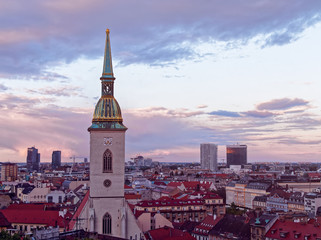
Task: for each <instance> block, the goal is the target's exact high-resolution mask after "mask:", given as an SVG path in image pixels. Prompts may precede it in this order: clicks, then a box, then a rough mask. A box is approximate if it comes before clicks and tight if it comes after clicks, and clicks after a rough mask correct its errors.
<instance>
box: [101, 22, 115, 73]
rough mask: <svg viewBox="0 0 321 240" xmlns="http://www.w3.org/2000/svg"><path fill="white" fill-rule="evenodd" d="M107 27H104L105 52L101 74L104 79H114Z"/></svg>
mask: <svg viewBox="0 0 321 240" xmlns="http://www.w3.org/2000/svg"><path fill="white" fill-rule="evenodd" d="M109 32H110V31H109V29H108V28H107V29H106V45H105V54H104V67H103V75H102V78H104V79H111V78H112V79H114V73H113V64H112V60H111V50H110V38H109Z"/></svg>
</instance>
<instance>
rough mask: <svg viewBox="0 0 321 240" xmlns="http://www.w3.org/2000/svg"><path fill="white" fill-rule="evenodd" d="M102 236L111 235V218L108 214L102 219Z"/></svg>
mask: <svg viewBox="0 0 321 240" xmlns="http://www.w3.org/2000/svg"><path fill="white" fill-rule="evenodd" d="M103 234H111V216H110V215H109V214H108V213H106V214H105V215H104V217H103Z"/></svg>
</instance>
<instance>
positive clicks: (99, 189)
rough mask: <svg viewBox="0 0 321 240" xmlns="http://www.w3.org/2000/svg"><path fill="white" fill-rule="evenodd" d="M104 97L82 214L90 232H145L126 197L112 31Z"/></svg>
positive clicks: (92, 134) (96, 119)
mask: <svg viewBox="0 0 321 240" xmlns="http://www.w3.org/2000/svg"><path fill="white" fill-rule="evenodd" d="M100 80H101V97H100V99H99V101H98V103H97V104H96V107H95V111H94V114H93V119H92V125H91V126H90V127H89V128H88V131H89V133H90V195H89V200H88V202H87V203H86V207H85V209H84V211H83V212H82V214H81V215H82V217H83V218H84V219H88V221H86V222H87V224H86V225H87V226H84V228H85V229H87V230H89V231H90V232H97V233H99V234H105V235H111V236H115V237H121V238H127V239H128V238H130V237H138V239H142V238H144V237H143V234H142V232H141V230H140V229H139V228H138V226H137V224H136V220H135V218H134V216H133V214H132V212H131V210H130V208H129V207H128V205H127V203H126V201H125V198H124V174H125V173H124V169H125V132H126V130H127V128H126V127H125V126H124V125H123V118H122V115H121V109H120V107H119V104H118V102H117V101H116V99H115V98H114V81H115V77H114V73H113V67H112V58H111V48H110V38H109V30H108V29H107V30H106V45H105V56H104V66H103V73H102V76H101V78H100Z"/></svg>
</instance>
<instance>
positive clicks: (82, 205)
mask: <svg viewBox="0 0 321 240" xmlns="http://www.w3.org/2000/svg"><path fill="white" fill-rule="evenodd" d="M88 198H89V191H87V193H86V195H85V197H84V199H83V200H82V201H81V203H80V205H79V207H78V208H77V210H76V212H75V213H74V215H73V217H72V219H71V220H70V222H69V226H68V228H69V229H70V230H72V229H73V228H74V226H75V224H76V220H77V218H78V217H79V216H80V214H81V212H82V210H83V209H84V207H85V205H86V203H87V201H88Z"/></svg>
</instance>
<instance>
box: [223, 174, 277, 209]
mask: <svg viewBox="0 0 321 240" xmlns="http://www.w3.org/2000/svg"><path fill="white" fill-rule="evenodd" d="M270 188H271V183H267V182H250V181H244V180H240V181H238V182H231V183H229V184H228V185H227V186H226V204H228V205H230V204H231V203H233V202H234V203H235V204H236V205H237V206H239V207H245V208H250V209H252V207H253V200H254V198H255V197H256V196H262V195H268V194H269V193H270V192H269V191H270Z"/></svg>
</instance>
